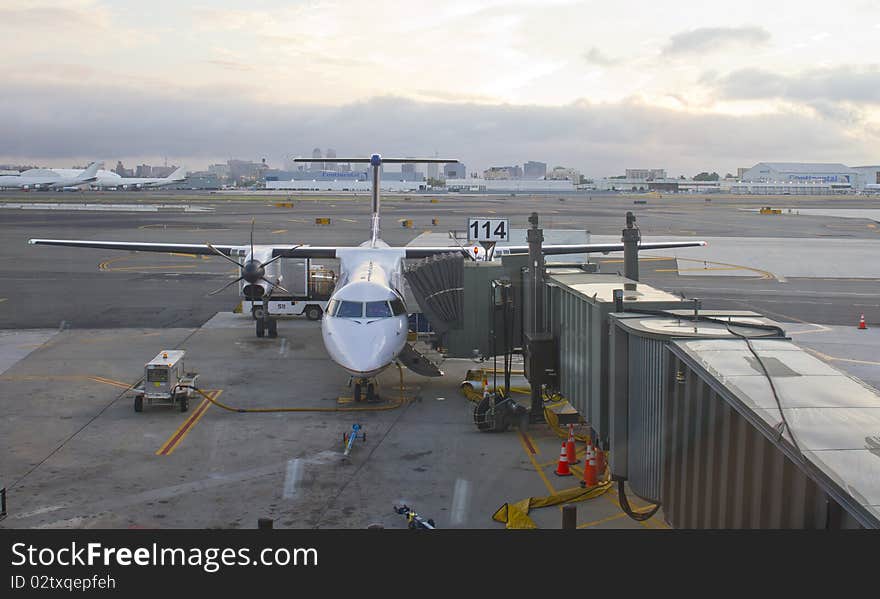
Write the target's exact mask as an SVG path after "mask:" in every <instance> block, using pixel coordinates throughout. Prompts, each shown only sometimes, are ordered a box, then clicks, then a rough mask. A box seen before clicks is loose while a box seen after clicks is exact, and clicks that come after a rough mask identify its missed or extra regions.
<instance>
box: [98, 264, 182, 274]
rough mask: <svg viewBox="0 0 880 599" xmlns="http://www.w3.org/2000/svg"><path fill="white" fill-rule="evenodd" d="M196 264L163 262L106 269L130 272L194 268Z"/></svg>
mask: <svg viewBox="0 0 880 599" xmlns="http://www.w3.org/2000/svg"><path fill="white" fill-rule="evenodd" d="M196 266H197V265H196V264H165V265H159V266H117V267H116V268H110V269H107V270H109V271H112V272H130V271H135V272H136V271H139V270H160V269H164V270H173V269H175V268H196Z"/></svg>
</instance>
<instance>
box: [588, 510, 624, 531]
mask: <svg viewBox="0 0 880 599" xmlns="http://www.w3.org/2000/svg"><path fill="white" fill-rule="evenodd" d="M626 517H627V516H626V512H620V513H619V514H614V515H613V516H607V517H605V518H600V519H599V520H593V521H592V522H585V523H584V524H578V528H590V527H591V526H596V525H598V524H605V523H606V522H611V521H613V520H620V519H621V518H626Z"/></svg>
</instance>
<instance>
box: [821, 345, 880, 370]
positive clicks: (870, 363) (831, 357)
mask: <svg viewBox="0 0 880 599" xmlns="http://www.w3.org/2000/svg"><path fill="white" fill-rule="evenodd" d="M804 349H805V350H807V351H808V352H810V353H811V354H813V355H814V356H817V357H819V358H823V359H825V360H831V361H833V362H846V363H848V364H865V365H867V366H880V362H871V361H870V360H853V359H851V358H837V357H835V356H829V355H828V354H823V353H822V352H820V351H818V350H815V349H810V348H809V347H805V348H804Z"/></svg>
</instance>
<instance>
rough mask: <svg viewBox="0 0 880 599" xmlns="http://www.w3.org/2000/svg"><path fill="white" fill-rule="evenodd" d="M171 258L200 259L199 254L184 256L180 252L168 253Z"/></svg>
mask: <svg viewBox="0 0 880 599" xmlns="http://www.w3.org/2000/svg"><path fill="white" fill-rule="evenodd" d="M168 255H169V256H181V257H182V258H193V259H196V258H198V257H199V256H198V254H182V253H180V252H168Z"/></svg>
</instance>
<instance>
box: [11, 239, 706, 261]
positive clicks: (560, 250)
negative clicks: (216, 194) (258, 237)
mask: <svg viewBox="0 0 880 599" xmlns="http://www.w3.org/2000/svg"><path fill="white" fill-rule="evenodd" d="M28 243H29V244H31V245H60V246H66V247H81V248H93V249H103V250H129V251H133V252H164V253H169V252H177V253H181V254H201V255H205V256H210V255H213V254H214V252H213V251H212V250H211V248H209V247H208V246H207V245H206V244H203V243H149V242H141V241H90V240H78V239H30V240H28ZM704 245H708V244H707V242H705V241H654V242H650V241H649V242H642V243H640V244H639V249H640V250H664V249H669V248H679V247H699V246H704ZM214 247H215V248H217V249H218V250H219V251H220V252H222V253H224V254H226V255H227V256H228V255H230V253H231V252H232V251H234V250H245V251H246V250H247V249H248V246H246V245H214ZM261 247H266V246H265V245H261ZM343 247H347V246H310V245H301V246H289V245H284V246H272V257H273V258H275V257H279V256H280V257H282V258H336V250H338V249H342V248H343ZM470 248H471V246H465V247H463V248H459V247H456V246H433V247H417V246H408V247H405V248H402V249H405V250H406V257H407V258H410V259H415V258H427V257H429V256H436V255H438V254H448V253H455V252H458V253H461V254H464V255H466V256H468V257H473V255H472V254H471V249H470ZM481 251H482V248H481ZM528 251H529V246H527V245H508V246H498V247H497V248H496V255H500V254H526V253H528ZM622 251H623V243H586V244H570V245H544V246H543V253H544V254H545V255H548V256H550V255H559V254H589V253H602V254H607V253H608V252H622Z"/></svg>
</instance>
